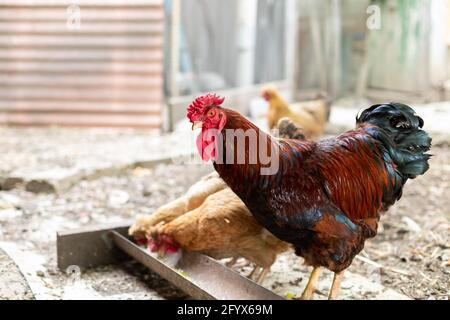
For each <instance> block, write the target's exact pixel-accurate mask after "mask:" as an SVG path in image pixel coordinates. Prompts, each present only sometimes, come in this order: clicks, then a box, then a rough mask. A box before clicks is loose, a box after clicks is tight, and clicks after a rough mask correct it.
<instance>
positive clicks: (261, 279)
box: [256, 268, 270, 284]
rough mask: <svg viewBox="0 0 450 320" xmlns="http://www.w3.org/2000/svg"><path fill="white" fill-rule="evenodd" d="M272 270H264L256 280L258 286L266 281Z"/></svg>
mask: <svg viewBox="0 0 450 320" xmlns="http://www.w3.org/2000/svg"><path fill="white" fill-rule="evenodd" d="M269 270H270V268H263V269H262V271H261V273H260V274H259V275H258V277H257V279H256V283H257V284H261V283H263V281H264V279H265V278H266V276H267V274H268V273H269Z"/></svg>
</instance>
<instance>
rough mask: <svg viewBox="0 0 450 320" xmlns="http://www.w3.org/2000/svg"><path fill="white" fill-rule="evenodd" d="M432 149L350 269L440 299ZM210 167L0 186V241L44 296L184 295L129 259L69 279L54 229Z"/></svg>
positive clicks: (138, 207) (447, 269)
mask: <svg viewBox="0 0 450 320" xmlns="http://www.w3.org/2000/svg"><path fill="white" fill-rule="evenodd" d="M432 153H433V154H434V157H433V158H432V160H431V162H430V164H431V168H430V170H429V171H428V172H427V173H426V174H425V175H424V176H422V177H419V178H417V179H416V180H412V181H409V182H408V183H407V185H406V186H405V188H404V194H403V197H402V199H401V200H400V201H399V202H398V203H397V204H396V205H395V206H394V207H393V208H392V209H391V210H390V211H389V212H388V213H386V215H385V216H383V217H382V220H381V226H380V230H379V234H378V236H377V237H376V238H374V239H372V240H370V241H367V243H366V247H365V250H364V251H363V252H362V254H361V255H360V256H359V258H357V259H355V261H354V263H353V265H352V266H351V267H350V271H351V272H353V273H356V274H359V275H362V276H364V277H368V278H370V279H373V280H374V281H378V282H380V283H381V284H382V285H384V286H386V287H388V288H392V289H394V290H396V291H398V292H400V293H403V294H405V295H406V296H408V297H411V298H413V299H444V300H445V299H449V298H450V210H449V209H448V208H449V204H450V188H449V187H450V186H449V185H450V146H449V144H448V143H442V142H441V143H439V144H438V145H435V146H434V147H433V149H432ZM210 171H211V166H208V165H179V164H161V165H158V166H156V167H155V168H152V169H129V170H127V171H124V172H123V173H122V174H120V175H116V176H103V177H99V178H98V179H95V180H84V181H81V182H79V183H77V184H76V185H75V186H73V187H72V188H70V189H69V190H67V191H65V192H59V193H50V194H34V193H30V192H27V191H25V190H24V189H23V188H18V189H13V190H9V191H0V242H1V243H7V244H14V245H15V246H17V248H19V249H21V250H23V251H24V252H29V253H30V256H26V257H25V258H27V259H29V261H30V263H33V261H38V260H39V261H41V262H39V267H37V271H35V273H36V274H37V275H38V276H39V278H41V280H42V281H41V282H42V283H44V286H45V287H46V288H47V289H48V292H50V294H49V295H47V296H46V297H45V298H55V299H61V298H77V297H78V298H84V297H86V295H85V291H84V290H85V289H86V288H88V289H89V290H91V291H92V289H94V291H95V292H96V294H98V296H95V297H94V298H123V299H131V298H143V299H173V298H186V296H185V295H184V294H183V293H182V292H180V291H179V290H177V289H175V288H174V287H172V286H171V285H170V284H169V283H167V282H166V281H164V280H163V279H161V278H159V277H158V276H156V275H154V274H152V273H151V272H148V271H147V270H145V268H142V267H140V266H139V265H137V264H135V263H127V264H124V265H121V266H108V267H102V268H97V269H94V270H90V271H87V272H85V273H83V277H82V281H81V282H80V281H78V282H77V281H74V282H73V286H72V287H70V286H69V287H68V286H67V284H68V283H70V282H71V281H73V278H71V277H68V276H67V275H65V274H64V273H61V272H60V271H59V270H57V268H56V252H55V235H56V231H59V230H63V229H73V228H77V227H81V226H88V225H99V224H105V223H114V222H125V221H130V220H132V219H133V218H134V217H135V216H136V215H137V214H148V213H151V212H152V211H153V210H154V209H156V208H157V207H158V206H160V205H162V204H164V203H166V202H168V201H170V200H172V199H175V198H176V197H178V196H180V195H181V194H183V193H184V192H185V190H186V189H187V188H188V186H190V185H191V184H192V183H194V182H195V181H196V180H198V179H199V178H200V177H201V176H203V175H205V174H206V173H208V172H210ZM283 259H284V258H283ZM283 261H285V260H283ZM286 261H287V262H286V263H288V264H292V265H295V264H297V261H298V259H297V258H296V257H294V256H292V255H291V256H290V257H288V258H287V260H286ZM36 263H37V262H36ZM245 271H246V270H245ZM246 272H247V271H246ZM33 276H35V275H33ZM299 281H306V279H300V280H299ZM63 284H64V285H66V287H65V289H64V290H62V289H61V288H62V285H63ZM276 286H277V284H274V285H273V286H272V289H276ZM140 288H142V290H141V291H139V290H138V289H140ZM86 290H87V289H86ZM91 291H90V292H91ZM138 291H139V292H141V295H140V296H136V294H135V293H136V292H138ZM128 293H129V294H128ZM131 293H133V294H131ZM27 297H28V298H29V295H26V296H25V298H27ZM17 298H23V296H17ZM38 298H39V297H38Z"/></svg>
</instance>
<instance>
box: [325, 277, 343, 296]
mask: <svg viewBox="0 0 450 320" xmlns="http://www.w3.org/2000/svg"><path fill="white" fill-rule="evenodd" d="M343 276H344V271H341V272H336V273H335V274H334V278H333V284H332V285H331V289H330V294H329V295H328V300H335V299H336V298H337V296H338V294H339V290H340V289H341V281H342V278H343Z"/></svg>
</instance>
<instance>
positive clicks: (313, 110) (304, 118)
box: [262, 86, 329, 139]
mask: <svg viewBox="0 0 450 320" xmlns="http://www.w3.org/2000/svg"><path fill="white" fill-rule="evenodd" d="M262 97H263V98H264V99H265V100H266V101H267V102H268V103H269V111H268V113H267V120H268V126H269V128H270V129H274V128H275V127H276V126H277V124H278V122H279V121H280V119H282V118H289V119H290V120H292V121H293V122H294V123H295V125H297V126H298V127H300V128H302V129H303V131H304V134H305V137H306V138H307V139H315V138H317V137H319V136H320V135H321V134H323V132H324V131H325V125H326V122H327V118H328V109H329V106H328V102H327V101H326V99H323V98H319V99H315V100H311V101H302V102H298V103H295V104H292V105H289V104H288V103H287V102H286V100H284V98H283V97H282V96H281V95H280V94H279V92H278V91H277V90H276V88H275V87H273V86H266V87H264V88H263V90H262Z"/></svg>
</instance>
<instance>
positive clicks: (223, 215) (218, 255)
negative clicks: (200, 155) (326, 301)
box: [129, 119, 304, 283]
mask: <svg viewBox="0 0 450 320" xmlns="http://www.w3.org/2000/svg"><path fill="white" fill-rule="evenodd" d="M279 130H280V136H281V137H282V138H287V137H291V138H296V139H303V138H304V136H303V133H302V131H301V130H300V129H299V128H297V127H296V126H295V125H294V124H293V123H292V122H291V121H290V120H288V119H282V120H281V121H280V123H279ZM129 234H130V235H131V236H133V237H135V238H136V239H141V240H142V239H145V240H146V241H147V240H148V245H149V248H150V249H152V251H158V252H160V253H162V254H167V253H174V252H178V250H179V249H180V248H182V249H184V250H187V251H194V252H200V253H203V254H206V255H208V256H211V257H213V258H215V259H225V258H232V260H231V263H229V264H228V265H230V266H231V265H233V264H234V263H235V262H236V261H237V259H239V258H241V257H243V258H245V259H246V260H248V261H249V262H251V263H253V264H254V266H255V267H254V269H253V271H252V272H251V274H250V275H249V277H250V278H253V279H255V280H256V281H257V282H258V283H261V282H262V281H263V280H264V278H265V276H266V275H267V273H268V272H269V270H270V267H271V266H272V264H273V263H274V262H275V260H276V258H277V255H278V254H280V253H282V252H284V251H286V250H287V249H288V248H289V245H288V244H287V243H285V242H282V241H280V240H279V239H278V238H276V237H274V236H273V235H272V234H271V233H269V232H268V231H267V230H266V229H264V228H263V227H261V225H259V224H258V223H257V222H256V220H255V219H254V218H253V216H252V215H251V214H250V212H249V211H248V209H247V207H246V206H245V205H244V203H243V202H242V201H241V200H240V199H239V198H238V197H237V196H236V195H235V194H234V193H233V192H232V191H231V189H230V188H228V186H227V185H226V184H225V183H224V181H223V180H222V179H220V177H219V176H218V174H217V173H216V172H214V173H211V174H210V175H207V176H205V177H204V178H202V179H201V180H200V181H198V182H197V183H195V184H194V185H193V186H192V187H190V188H189V190H188V192H187V193H186V194H185V195H183V196H181V197H180V198H178V199H176V200H174V201H172V202H170V203H169V204H166V205H164V206H162V207H160V208H159V209H157V210H156V211H155V212H154V213H153V214H152V215H149V216H141V217H139V218H138V219H137V220H136V222H135V224H134V225H133V226H132V227H131V228H130V230H129Z"/></svg>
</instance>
